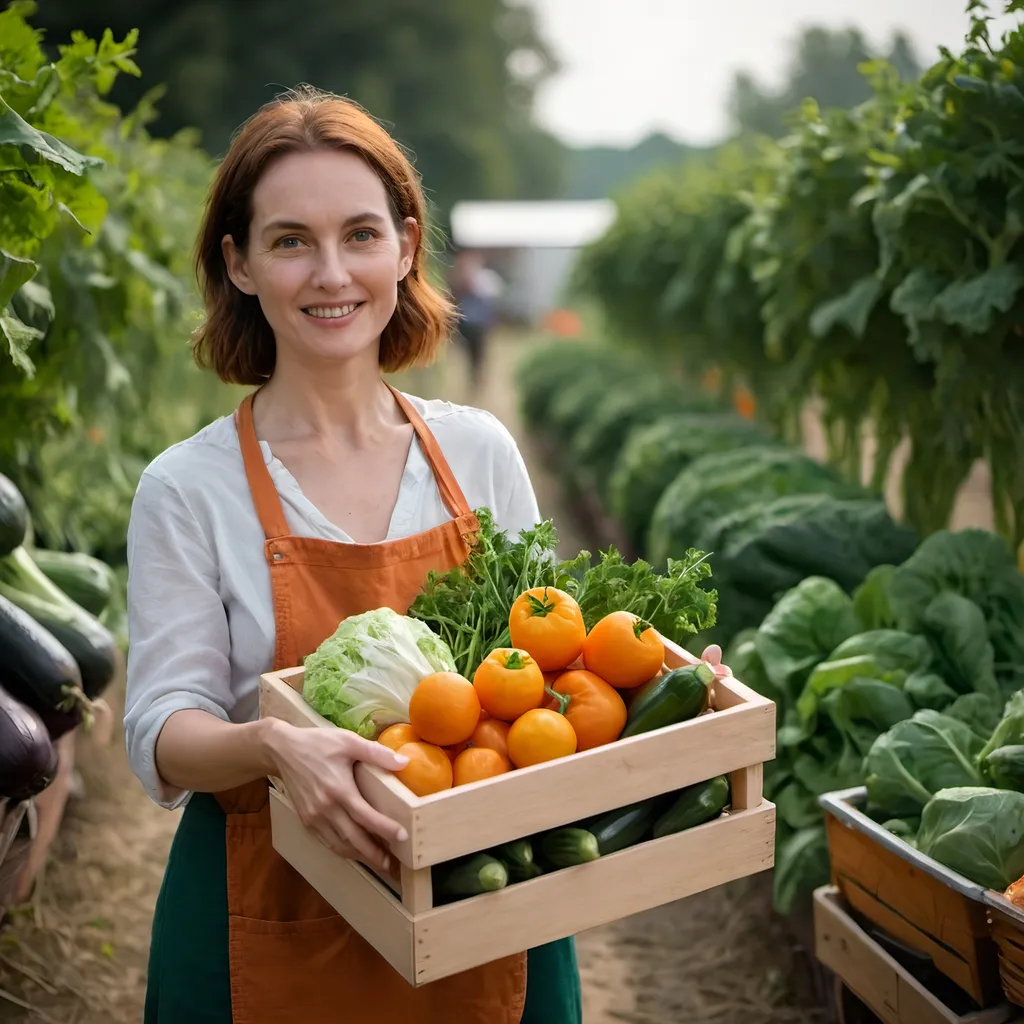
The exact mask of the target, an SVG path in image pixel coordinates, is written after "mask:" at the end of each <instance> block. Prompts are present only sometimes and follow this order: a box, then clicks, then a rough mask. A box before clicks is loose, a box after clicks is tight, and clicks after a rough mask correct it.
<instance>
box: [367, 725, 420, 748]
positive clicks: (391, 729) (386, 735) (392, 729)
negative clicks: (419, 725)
mask: <svg viewBox="0 0 1024 1024" xmlns="http://www.w3.org/2000/svg"><path fill="white" fill-rule="evenodd" d="M419 738H420V737H419V736H417V735H416V731H415V730H414V729H413V727H412V726H411V725H410V724H409V723H408V722H399V723H398V724H397V725H389V726H388V727H387V728H386V729H385V730H384V731H383V732H382V733H381V734H380V735H379V736H378V737H377V742H378V743H383V744H384V746H385V747H390V748H391V749H392V750H397V749H398V748H399V747H400V746H402V744H403V743H415V742H416V741H417V740H418V739H419Z"/></svg>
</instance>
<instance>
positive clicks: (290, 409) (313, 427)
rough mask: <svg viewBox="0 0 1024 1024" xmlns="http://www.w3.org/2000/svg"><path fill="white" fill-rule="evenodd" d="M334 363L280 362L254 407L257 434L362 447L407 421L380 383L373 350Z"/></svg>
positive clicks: (279, 438)
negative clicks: (367, 356)
mask: <svg viewBox="0 0 1024 1024" xmlns="http://www.w3.org/2000/svg"><path fill="white" fill-rule="evenodd" d="M367 355H369V356H371V358H363V357H362V354H361V355H360V357H358V358H355V359H350V360H347V361H346V362H344V363H342V364H340V365H335V366H332V367H331V368H330V370H329V371H327V372H325V370H324V367H323V366H322V365H321V366H318V367H308V366H304V365H301V364H298V363H296V362H293V361H291V360H288V359H287V358H285V359H279V360H278V363H277V365H276V366H275V367H274V373H273V376H272V377H271V378H270V380H269V381H268V382H267V383H266V384H265V385H264V386H263V387H262V388H261V389H260V391H259V393H258V394H257V396H256V400H255V402H254V404H253V420H254V423H255V426H256V433H257V434H258V436H259V437H260V438H261V439H263V440H266V441H269V442H271V443H273V442H274V441H277V442H287V441H297V440H301V439H303V438H306V439H309V438H311V437H317V438H321V439H325V440H328V439H329V440H337V441H340V442H343V443H345V444H347V445H351V446H354V447H360V446H362V445H364V444H366V443H367V442H370V441H373V440H374V439H375V438H376V437H377V436H378V435H379V434H380V431H381V429H382V428H387V427H394V426H397V425H400V424H403V423H404V422H405V417H404V416H403V415H402V412H401V410H400V409H399V408H398V406H397V404H396V403H395V400H394V397H393V395H392V394H391V392H390V391H389V390H388V389H387V387H386V386H385V384H384V382H383V380H382V379H381V374H380V366H379V364H378V362H377V356H376V353H375V352H370V353H367Z"/></svg>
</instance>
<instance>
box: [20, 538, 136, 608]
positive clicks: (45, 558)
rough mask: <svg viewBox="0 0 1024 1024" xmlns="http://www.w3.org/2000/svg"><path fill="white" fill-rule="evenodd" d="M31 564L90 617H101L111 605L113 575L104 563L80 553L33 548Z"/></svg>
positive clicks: (114, 583) (113, 585)
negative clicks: (33, 563)
mask: <svg viewBox="0 0 1024 1024" xmlns="http://www.w3.org/2000/svg"><path fill="white" fill-rule="evenodd" d="M30 554H31V556H32V561H33V562H35V563H36V565H38V566H39V568H40V569H41V570H42V572H43V575H44V576H46V578H47V579H48V580H49V581H50V582H51V583H53V584H54V585H55V586H57V587H59V588H60V589H61V590H62V591H63V592H64V593H65V594H67V596H68V597H70V598H71V600H72V601H74V602H75V604H78V605H81V606H82V607H83V608H84V609H85V610H86V611H87V612H89V614H90V615H102V614H103V612H104V611H105V610H106V608H107V606H108V605H109V604H110V599H111V597H112V596H113V594H114V587H115V585H116V581H115V577H114V572H113V570H112V569H111V568H110V566H109V565H107V563H106V562H101V561H100V560H99V559H98V558H93V557H92V556H91V555H86V554H83V553H82V552H80V551H75V552H68V551H47V550H46V549H45V548H34V549H33V550H32V551H31V552H30Z"/></svg>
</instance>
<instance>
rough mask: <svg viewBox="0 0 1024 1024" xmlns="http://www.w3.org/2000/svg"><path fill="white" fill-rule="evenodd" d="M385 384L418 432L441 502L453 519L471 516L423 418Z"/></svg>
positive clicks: (400, 393) (450, 469)
mask: <svg viewBox="0 0 1024 1024" xmlns="http://www.w3.org/2000/svg"><path fill="white" fill-rule="evenodd" d="M384 383H385V384H386V385H387V387H388V389H389V390H390V391H391V394H393V395H394V396H395V401H396V402H397V403H398V407H399V408H400V409H401V410H402V412H403V413H405V416H406V418H407V419H408V420H409V422H410V423H411V424H412V429H413V430H414V431H416V436H417V437H418V438H419V442H420V447H421V448H422V449H423V454H424V455H425V456H426V459H427V462H428V463H429V464H430V469H431V471H432V472H433V474H434V480H435V481H436V482H437V489H438V491H439V492H440V494H441V500H442V501H443V502H444V505H445V508H447V509H448V512H449V514H450V515H451V516H452V518H453V519H458V518H459V517H461V516H466V515H469V514H470V512H471V511H472V509H470V507H469V502H468V501H466V495H465V494H463V493H462V488H461V487H460V486H459V482H458V480H456V479H455V474H454V473H453V472H452V467H451V466H449V465H448V460H447V459H446V458H445V457H444V453H443V452H442V451H441V446H440V445H439V444H438V443H437V439H436V438H435V437H434V435H433V434H432V433H431V432H430V428H429V427H428V426H427V425H426V423H424V422H423V417H422V416H421V415H420V414H419V413H418V412H417V411H416V409H415V407H414V406H413V404H412V402H410V401H409V399H408V398H406V397H405V395H403V394H402V392H401V391H399V390H398V389H397V388H393V387H392V386H391V385H390V384H388V382H387V381H385V382H384Z"/></svg>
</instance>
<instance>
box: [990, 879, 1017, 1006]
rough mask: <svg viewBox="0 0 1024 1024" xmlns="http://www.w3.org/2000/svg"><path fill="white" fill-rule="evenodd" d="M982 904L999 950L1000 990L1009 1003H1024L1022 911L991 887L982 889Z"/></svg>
mask: <svg viewBox="0 0 1024 1024" xmlns="http://www.w3.org/2000/svg"><path fill="white" fill-rule="evenodd" d="M985 904H986V906H987V908H988V926H989V933H990V934H991V936H992V938H993V940H994V941H995V944H996V948H997V949H998V950H999V979H1000V981H1001V982H1002V985H1003V992H1004V993H1005V994H1006V998H1007V999H1009V1001H1010V1002H1011V1003H1014V1004H1015V1005H1016V1006H1019V1007H1024V911H1022V910H1021V909H1020V907H1018V906H1016V905H1015V904H1013V903H1011V902H1010V901H1009V900H1008V899H1007V898H1006V897H1005V896H1004V895H1003V894H1002V893H1000V892H995V891H994V890H992V889H988V890H986V892H985ZM1021 1018H1022V1019H1024V1011H1022V1013H1021Z"/></svg>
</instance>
